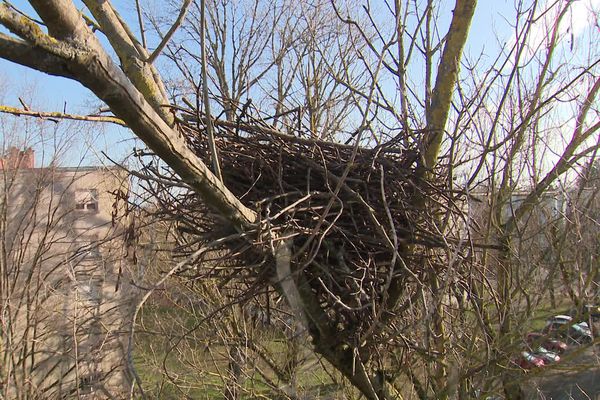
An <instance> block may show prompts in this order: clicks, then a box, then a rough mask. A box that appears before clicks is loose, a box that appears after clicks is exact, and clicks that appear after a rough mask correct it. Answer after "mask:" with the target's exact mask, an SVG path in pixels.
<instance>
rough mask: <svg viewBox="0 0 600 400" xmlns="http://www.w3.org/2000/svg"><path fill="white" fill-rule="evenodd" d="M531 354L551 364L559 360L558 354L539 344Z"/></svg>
mask: <svg viewBox="0 0 600 400" xmlns="http://www.w3.org/2000/svg"><path fill="white" fill-rule="evenodd" d="M533 355H534V356H536V357H538V358H541V359H542V360H544V364H546V365H547V364H553V363H557V362H559V361H560V356H559V355H558V354H556V353H555V352H553V351H550V350H548V349H546V348H545V347H542V346H539V347H537V348H536V349H535V351H534V352H533Z"/></svg>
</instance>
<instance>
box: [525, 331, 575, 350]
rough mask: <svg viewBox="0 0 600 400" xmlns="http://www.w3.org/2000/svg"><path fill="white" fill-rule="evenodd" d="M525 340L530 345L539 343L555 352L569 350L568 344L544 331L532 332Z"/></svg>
mask: <svg viewBox="0 0 600 400" xmlns="http://www.w3.org/2000/svg"><path fill="white" fill-rule="evenodd" d="M525 341H526V342H527V344H529V345H539V346H542V347H543V348H545V349H548V350H550V351H552V352H554V353H558V354H561V353H564V352H565V351H566V350H567V344H566V343H565V342H562V341H560V340H557V339H552V338H549V337H547V336H546V335H544V334H542V333H537V332H531V333H528V334H527V336H526V337H525Z"/></svg>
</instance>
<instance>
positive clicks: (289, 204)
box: [177, 118, 441, 341]
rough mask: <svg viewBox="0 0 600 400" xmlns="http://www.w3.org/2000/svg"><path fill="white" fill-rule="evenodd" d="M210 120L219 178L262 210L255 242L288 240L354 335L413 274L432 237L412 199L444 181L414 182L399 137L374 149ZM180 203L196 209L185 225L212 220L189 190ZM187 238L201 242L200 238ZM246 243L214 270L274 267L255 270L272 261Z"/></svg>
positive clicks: (194, 129) (413, 165) (411, 156)
mask: <svg viewBox="0 0 600 400" xmlns="http://www.w3.org/2000/svg"><path fill="white" fill-rule="evenodd" d="M189 120H192V122H188V123H183V122H182V123H181V125H180V129H181V131H182V132H183V134H184V136H185V137H186V138H187V140H188V143H189V145H190V147H191V148H192V149H193V150H194V151H195V153H196V154H197V155H198V156H199V157H200V158H201V159H202V160H203V161H204V162H205V163H207V164H208V165H210V164H211V153H210V150H209V146H208V138H207V135H206V133H205V132H204V130H203V127H202V126H201V125H200V124H198V123H196V122H194V121H193V118H188V121H189ZM215 128H216V134H215V137H216V146H217V148H218V157H219V160H220V163H221V170H222V175H223V181H224V183H225V185H226V186H227V188H228V189H229V190H231V191H232V192H233V193H234V194H235V195H236V196H237V197H238V198H239V199H241V201H242V202H243V203H244V204H246V205H247V206H248V207H250V208H252V209H254V210H255V211H256V212H257V213H258V215H259V217H260V221H259V222H258V224H257V228H256V232H254V234H253V235H252V240H254V241H262V244H261V245H263V246H264V245H269V246H271V248H274V246H275V243H274V242H276V241H278V240H284V239H285V240H288V241H290V240H291V241H292V242H293V248H292V253H293V261H294V265H295V268H296V269H301V270H302V271H303V272H304V274H305V276H306V277H307V279H306V281H307V283H308V284H309V285H310V287H311V290H312V291H313V293H314V294H315V295H316V296H317V298H318V299H319V303H320V305H321V306H322V308H323V309H325V310H328V313H329V315H330V316H331V318H334V319H335V320H336V322H335V324H334V325H336V326H339V329H340V330H341V331H345V330H348V331H350V330H351V331H352V332H354V333H352V338H348V340H349V341H352V340H357V338H356V335H357V333H356V332H364V331H366V330H368V329H369V327H370V326H371V324H372V323H373V321H374V319H375V318H377V317H376V316H377V315H379V316H380V315H381V314H380V313H379V314H378V312H377V309H378V308H381V307H383V306H384V303H385V301H386V297H388V295H387V292H388V291H389V290H390V287H392V286H394V287H396V288H397V287H400V286H401V285H402V282H403V281H404V280H405V279H407V278H410V276H411V275H412V276H414V275H415V274H418V272H416V271H412V270H411V267H410V266H411V265H415V259H416V258H418V257H419V254H417V252H416V251H415V249H416V248H419V247H427V246H428V245H435V239H433V238H432V236H431V235H428V233H427V232H429V223H430V221H428V220H427V218H426V216H425V214H424V213H423V212H422V209H420V208H419V206H418V205H416V204H415V199H419V198H421V199H422V198H424V197H435V196H436V195H437V193H441V189H438V188H436V187H435V186H432V185H427V186H425V185H423V184H422V183H421V182H417V181H415V180H416V176H417V169H418V163H419V153H418V151H417V149H411V148H409V147H406V145H405V144H404V143H402V142H401V141H400V140H390V141H388V142H387V143H384V144H381V145H378V146H374V147H372V148H365V147H359V146H356V145H347V144H339V143H334V142H329V141H323V140H318V139H313V138H310V135H306V133H305V132H304V133H303V135H301V134H300V133H298V134H295V135H289V134H284V133H281V132H279V131H277V130H276V129H274V128H273V127H270V126H267V125H265V124H262V123H257V122H256V121H251V122H250V123H249V122H244V123H240V122H237V123H234V122H220V123H219V121H217V123H216V127H215ZM177 209H178V210H179V211H178V212H180V214H181V215H184V214H185V215H195V216H201V217H200V218H196V219H194V218H190V219H188V221H187V225H195V226H193V227H192V228H191V229H189V230H188V233H190V232H192V233H193V232H196V233H199V232H208V233H210V232H211V231H213V230H214V229H215V226H216V225H218V224H219V222H215V221H218V220H215V219H211V218H209V217H207V215H209V211H208V210H207V209H206V207H205V206H204V205H203V203H202V202H201V201H200V199H198V198H197V197H196V196H194V195H190V194H187V195H185V196H183V200H182V201H181V202H180V203H179V204H178V205H177ZM199 236H201V235H199ZM209 236H210V235H209V234H207V235H206V237H207V238H208V237H209ZM211 240H212V238H211ZM208 241H209V239H206V240H205V242H208ZM269 241H271V243H265V242H269ZM191 243H193V244H194V245H195V246H198V245H199V243H202V240H193V241H191ZM423 245H425V246H423ZM251 247H252V246H246V247H244V245H240V246H237V247H236V246H231V245H230V246H229V247H226V246H225V247H222V248H221V249H220V250H219V251H217V252H216V253H213V254H217V253H218V254H219V258H220V263H221V264H223V263H225V264H227V268H211V269H209V270H210V273H211V274H213V275H212V276H215V275H218V274H220V273H224V274H226V278H227V279H232V277H235V278H238V279H245V278H251V279H253V280H254V282H255V281H256V278H257V277H259V276H261V277H265V275H269V273H271V274H272V272H268V271H267V272H266V273H265V270H264V269H262V270H261V268H263V267H266V268H272V265H268V263H267V262H265V263H261V260H260V257H258V259H259V260H258V261H257V257H256V256H255V253H252V252H248V251H244V249H248V248H251ZM189 253H191V250H188V254H189ZM263 261H264V259H263ZM217 264H218V263H217ZM213 265H215V264H213ZM200 270H202V269H198V270H197V271H196V272H197V273H200V272H198V271H200ZM202 271H204V273H206V269H204V270H202ZM225 271H226V272H225ZM232 271H233V272H232ZM233 275H235V276H233ZM271 278H272V277H271Z"/></svg>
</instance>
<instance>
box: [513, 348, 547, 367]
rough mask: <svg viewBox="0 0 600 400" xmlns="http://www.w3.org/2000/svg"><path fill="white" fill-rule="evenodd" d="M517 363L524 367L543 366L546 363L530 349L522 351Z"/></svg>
mask: <svg viewBox="0 0 600 400" xmlns="http://www.w3.org/2000/svg"><path fill="white" fill-rule="evenodd" d="M516 363H517V365H518V366H519V367H521V368H523V369H532V368H542V367H543V366H544V365H546V363H545V362H544V360H543V359H541V358H540V357H536V356H535V355H533V354H531V353H530V352H528V351H522V352H521V354H520V356H519V358H517V360H516Z"/></svg>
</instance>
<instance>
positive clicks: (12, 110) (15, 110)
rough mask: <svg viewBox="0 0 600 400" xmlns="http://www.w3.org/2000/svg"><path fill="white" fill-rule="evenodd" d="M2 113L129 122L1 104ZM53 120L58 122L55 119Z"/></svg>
mask: <svg viewBox="0 0 600 400" xmlns="http://www.w3.org/2000/svg"><path fill="white" fill-rule="evenodd" d="M0 113H6V114H12V115H16V116H21V115H25V116H28V117H37V118H42V119H46V118H55V119H70V120H75V121H87V122H108V123H111V124H116V125H120V126H124V127H127V124H126V123H125V122H124V121H123V120H122V119H119V118H116V117H100V116H95V115H76V114H65V113H61V112H46V111H30V110H24V109H21V108H15V107H11V106H3V105H0ZM53 122H58V121H56V120H54V121H53Z"/></svg>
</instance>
